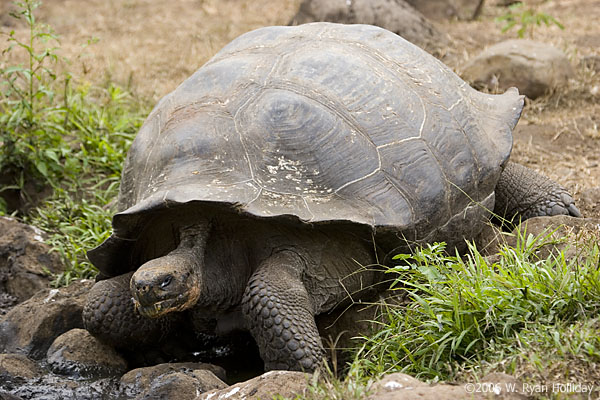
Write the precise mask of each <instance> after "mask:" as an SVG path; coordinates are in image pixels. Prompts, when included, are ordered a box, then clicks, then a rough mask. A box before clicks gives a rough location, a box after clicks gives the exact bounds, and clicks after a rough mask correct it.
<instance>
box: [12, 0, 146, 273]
mask: <svg viewBox="0 0 600 400" xmlns="http://www.w3.org/2000/svg"><path fill="white" fill-rule="evenodd" d="M15 5H16V7H17V10H16V11H15V12H13V13H11V15H12V17H13V18H15V19H16V20H19V21H21V22H22V23H25V24H27V26H28V28H29V31H28V32H29V36H28V37H27V38H26V39H21V38H19V37H17V36H16V35H15V31H11V32H8V33H6V32H5V33H4V35H5V36H6V37H7V42H8V47H6V48H5V49H4V50H3V54H4V55H7V53H11V52H21V53H23V54H21V55H22V57H20V58H21V59H26V60H28V61H27V63H26V64H18V65H0V76H2V80H3V83H2V86H1V88H0V90H1V92H0V171H2V175H1V176H0V181H2V183H3V185H2V189H1V192H0V214H11V215H14V216H18V217H20V218H21V219H22V220H23V221H24V222H26V223H29V224H32V225H35V226H37V227H39V228H41V229H43V230H45V231H46V232H47V233H48V234H49V242H50V244H51V245H52V247H53V249H54V250H55V251H58V252H59V253H60V255H61V256H62V257H63V259H64V261H65V263H66V270H65V272H64V274H62V275H60V276H58V277H57V280H56V283H57V284H67V283H68V282H69V280H70V279H72V278H77V277H91V276H93V275H94V274H95V269H94V268H93V266H91V264H89V262H88V261H87V259H86V258H85V251H86V250H88V249H90V248H93V247H94V246H96V245H98V244H99V243H101V242H102V240H104V239H105V238H106V236H107V235H108V234H109V233H110V217H111V215H112V213H113V212H114V210H112V209H111V208H110V207H108V208H107V207H106V204H110V201H111V200H112V199H113V198H115V197H116V195H117V192H118V184H119V179H120V175H121V168H122V165H123V162H124V159H125V155H126V153H127V149H128V148H129V146H130V144H131V142H132V141H133V138H134V136H135V133H136V132H137V131H138V129H139V128H140V126H141V124H142V122H143V120H144V118H145V115H146V114H147V112H148V107H147V104H146V103H144V102H143V101H141V100H140V99H138V98H136V97H135V96H134V95H133V94H132V93H131V92H130V91H128V90H127V89H124V88H121V87H119V86H118V85H116V84H114V83H112V82H108V83H106V84H105V85H103V86H101V87H98V86H93V85H91V84H89V83H86V82H77V81H76V80H75V79H73V78H72V77H71V75H70V74H69V73H68V71H67V70H65V69H64V68H60V70H61V71H63V72H58V70H59V68H58V64H59V63H62V64H63V65H61V67H64V65H65V64H68V60H64V59H61V58H60V57H59V56H58V55H57V53H56V51H57V49H58V46H59V45H60V43H59V38H58V37H57V35H55V34H54V33H53V31H52V29H51V28H50V27H48V26H46V25H44V24H41V23H39V22H38V21H37V20H36V18H35V14H34V11H35V9H36V8H37V7H38V6H39V5H40V3H39V2H38V1H35V0H24V1H21V2H15ZM5 59H8V57H6V58H5Z"/></svg>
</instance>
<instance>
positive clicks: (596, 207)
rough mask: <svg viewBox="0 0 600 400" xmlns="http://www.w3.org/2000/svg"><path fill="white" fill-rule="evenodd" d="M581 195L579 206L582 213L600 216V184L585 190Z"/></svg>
mask: <svg viewBox="0 0 600 400" xmlns="http://www.w3.org/2000/svg"><path fill="white" fill-rule="evenodd" d="M579 197H580V199H579V202H578V207H579V208H580V210H581V213H582V214H583V215H584V216H595V217H598V218H600V186H596V187H591V188H587V189H585V190H583V191H582V192H581V194H580V195H579Z"/></svg>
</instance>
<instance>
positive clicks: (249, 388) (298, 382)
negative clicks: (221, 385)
mask: <svg viewBox="0 0 600 400" xmlns="http://www.w3.org/2000/svg"><path fill="white" fill-rule="evenodd" d="M310 379H311V376H310V375H309V374H305V373H303V372H291V371H269V372H266V373H264V374H263V375H261V376H258V377H256V378H253V379H250V380H248V381H246V382H240V383H236V384H235V385H232V386H230V387H228V388H226V389H219V390H211V391H209V392H206V393H204V394H202V395H201V396H200V397H199V399H200V400H209V399H210V400H222V399H227V400H245V399H271V398H273V396H275V395H277V394H279V395H281V396H282V397H284V398H294V397H295V396H297V395H299V394H303V393H304V392H305V391H306V388H307V387H308V384H309V382H310Z"/></svg>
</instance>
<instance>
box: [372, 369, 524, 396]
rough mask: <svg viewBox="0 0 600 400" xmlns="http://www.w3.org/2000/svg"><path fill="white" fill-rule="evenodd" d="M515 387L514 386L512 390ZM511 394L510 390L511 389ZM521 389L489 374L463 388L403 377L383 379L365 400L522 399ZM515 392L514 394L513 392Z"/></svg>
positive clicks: (501, 376)
mask: <svg viewBox="0 0 600 400" xmlns="http://www.w3.org/2000/svg"><path fill="white" fill-rule="evenodd" d="M512 385H515V386H512ZM513 388H514V389H515V390H512V389H513ZM521 388H522V385H521V384H520V383H519V382H518V381H517V380H516V379H515V378H513V377H511V376H509V375H505V374H491V375H488V376H486V377H484V378H482V379H481V381H480V382H472V383H464V384H433V385H428V384H427V383H424V382H421V381H419V380H418V379H415V378H413V377H411V376H410V375H406V374H403V373H399V372H397V373H393V374H389V375H386V376H384V377H383V378H382V379H381V380H380V381H378V382H377V383H375V385H374V386H373V394H371V395H370V396H369V397H368V399H369V400H439V399H444V400H463V399H482V400H483V399H490V398H493V399H504V400H519V399H524V398H526V397H525V396H524V395H523V394H522V393H520V392H519V390H520V389H521ZM517 389H518V390H517Z"/></svg>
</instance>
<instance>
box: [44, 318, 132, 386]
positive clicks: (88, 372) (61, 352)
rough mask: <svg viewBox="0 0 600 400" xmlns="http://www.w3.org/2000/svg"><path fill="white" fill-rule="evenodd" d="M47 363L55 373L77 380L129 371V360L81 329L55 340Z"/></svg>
mask: <svg viewBox="0 0 600 400" xmlns="http://www.w3.org/2000/svg"><path fill="white" fill-rule="evenodd" d="M47 360H48V364H49V366H50V368H51V369H52V371H53V372H55V373H58V374H63V375H69V376H72V377H75V378H80V377H81V378H101V377H108V376H117V375H122V374H123V373H125V371H126V369H127V361H125V359H124V358H123V357H122V356H121V355H120V354H119V353H117V352H116V350H114V348H112V347H111V346H107V345H106V344H104V343H102V342H100V341H99V340H98V339H96V338H95V337H93V336H92V335H91V334H90V333H89V332H88V331H86V330H85V329H77V328H76V329H71V330H70V331H67V332H65V333H63V334H62V335H60V336H59V337H57V338H56V339H55V340H54V342H53V343H52V345H51V346H50V348H49V349H48V353H47Z"/></svg>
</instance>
